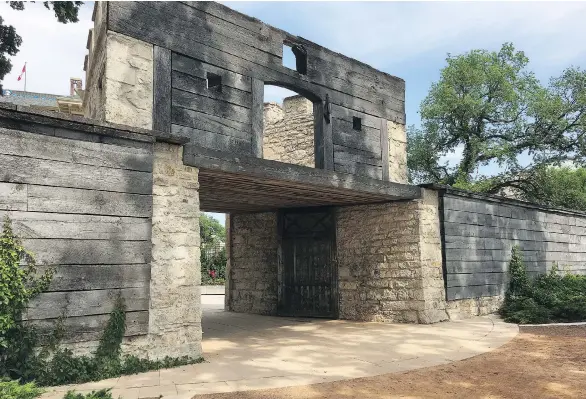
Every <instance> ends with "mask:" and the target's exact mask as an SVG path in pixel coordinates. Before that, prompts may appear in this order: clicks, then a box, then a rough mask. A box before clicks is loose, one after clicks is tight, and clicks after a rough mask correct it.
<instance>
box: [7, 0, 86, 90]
mask: <svg viewBox="0 0 586 399" xmlns="http://www.w3.org/2000/svg"><path fill="white" fill-rule="evenodd" d="M92 9H93V3H86V4H84V5H83V6H82V8H81V10H80V13H79V22H78V23H69V24H61V23H59V22H57V18H56V17H55V15H54V13H53V11H51V10H47V9H46V8H45V7H44V6H43V5H42V4H41V3H30V2H25V9H24V11H16V10H13V9H11V8H10V6H9V5H8V4H6V3H5V2H2V3H0V13H1V14H2V18H3V19H4V24H5V25H13V26H14V28H15V29H16V32H17V33H18V34H19V35H20V36H21V37H22V45H21V47H20V52H19V53H18V54H17V55H16V56H14V57H11V61H12V72H10V73H9V74H8V75H6V77H5V78H4V81H3V85H4V88H5V89H13V90H22V89H23V88H24V80H21V81H20V82H18V81H17V78H18V75H19V74H20V72H21V70H22V67H23V65H24V63H25V62H27V91H35V92H41V93H51V94H63V95H68V94H69V78H70V77H77V78H82V79H83V80H84V81H85V73H84V71H83V60H84V57H85V55H86V54H87V50H86V48H85V47H86V42H87V35H88V32H89V29H90V28H92V27H93V23H92V21H91V16H92Z"/></svg>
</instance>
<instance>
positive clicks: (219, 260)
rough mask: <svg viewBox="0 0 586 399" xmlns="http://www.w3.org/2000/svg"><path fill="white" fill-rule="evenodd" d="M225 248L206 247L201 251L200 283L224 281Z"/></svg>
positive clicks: (215, 283) (222, 282)
mask: <svg viewBox="0 0 586 399" xmlns="http://www.w3.org/2000/svg"><path fill="white" fill-rule="evenodd" d="M227 262H228V258H227V257H226V248H225V247H221V248H217V247H216V248H215V249H214V248H206V247H205V246H203V247H202V251H201V281H202V284H211V285H219V284H224V282H225V281H226V264H227Z"/></svg>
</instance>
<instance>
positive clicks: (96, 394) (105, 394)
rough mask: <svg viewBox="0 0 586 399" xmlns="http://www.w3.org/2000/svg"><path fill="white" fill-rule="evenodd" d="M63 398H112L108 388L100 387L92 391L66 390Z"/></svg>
mask: <svg viewBox="0 0 586 399" xmlns="http://www.w3.org/2000/svg"><path fill="white" fill-rule="evenodd" d="M63 399H113V398H112V392H110V389H100V390H99V391H92V392H90V393H85V394H84V393H77V392H75V391H67V393H66V394H65V396H64V397H63Z"/></svg>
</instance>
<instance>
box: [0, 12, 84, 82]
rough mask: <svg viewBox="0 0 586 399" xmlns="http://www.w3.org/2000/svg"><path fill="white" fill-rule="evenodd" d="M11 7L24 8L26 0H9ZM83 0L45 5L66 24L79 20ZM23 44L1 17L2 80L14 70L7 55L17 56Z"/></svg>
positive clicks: (0, 74)
mask: <svg viewBox="0 0 586 399" xmlns="http://www.w3.org/2000/svg"><path fill="white" fill-rule="evenodd" d="M8 3H9V4H10V7H12V8H13V9H15V10H19V11H22V10H24V6H25V2H24V1H9V2H8ZM82 4H83V2H82V1H44V2H43V5H44V6H45V7H46V8H47V9H48V10H51V9H52V10H53V11H54V12H55V17H56V18H57V21H59V22H61V23H63V24H66V23H68V22H77V21H79V19H78V12H79V8H80V7H81V5H82ZM21 44H22V38H21V37H20V36H19V35H18V34H17V33H16V30H15V29H14V27H13V26H12V25H4V20H3V19H2V17H0V80H3V79H4V76H6V74H8V73H9V72H10V71H11V70H12V62H10V60H9V59H8V57H7V56H15V55H16V54H17V53H18V51H19V47H20V45H21Z"/></svg>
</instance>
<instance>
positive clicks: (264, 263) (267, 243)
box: [227, 212, 278, 315]
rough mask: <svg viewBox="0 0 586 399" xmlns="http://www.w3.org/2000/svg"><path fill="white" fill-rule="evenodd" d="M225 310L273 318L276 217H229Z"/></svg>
mask: <svg viewBox="0 0 586 399" xmlns="http://www.w3.org/2000/svg"><path fill="white" fill-rule="evenodd" d="M231 221H232V224H231V225H230V235H229V239H230V240H231V242H230V243H229V246H230V250H229V263H230V267H229V275H228V281H229V283H228V285H227V287H228V288H227V290H229V292H228V295H227V296H228V298H227V302H228V303H227V308H228V310H231V311H234V312H243V313H256V314H264V315H275V314H276V313H277V293H278V278H277V276H278V258H277V248H278V235H277V214H276V213H274V212H266V213H254V214H252V213H251V214H239V215H232V216H231Z"/></svg>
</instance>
